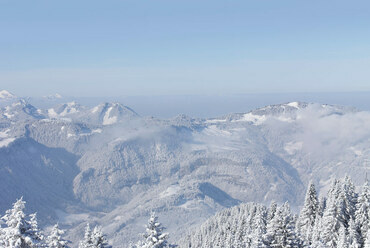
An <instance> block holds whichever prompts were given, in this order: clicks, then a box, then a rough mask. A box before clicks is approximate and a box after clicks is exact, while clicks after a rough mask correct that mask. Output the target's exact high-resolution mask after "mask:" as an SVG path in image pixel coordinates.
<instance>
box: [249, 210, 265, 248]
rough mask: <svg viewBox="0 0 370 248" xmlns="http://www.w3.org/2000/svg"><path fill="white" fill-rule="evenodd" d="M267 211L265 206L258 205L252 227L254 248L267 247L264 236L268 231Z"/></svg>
mask: <svg viewBox="0 0 370 248" xmlns="http://www.w3.org/2000/svg"><path fill="white" fill-rule="evenodd" d="M266 215H267V214H266V212H265V211H264V209H263V208H261V207H258V208H257V211H256V214H255V216H254V221H253V228H252V235H251V237H252V245H251V247H253V248H264V247H266V245H265V243H264V240H263V237H264V235H265V233H266Z"/></svg>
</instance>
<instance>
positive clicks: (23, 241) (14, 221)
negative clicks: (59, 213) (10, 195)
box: [0, 197, 43, 248]
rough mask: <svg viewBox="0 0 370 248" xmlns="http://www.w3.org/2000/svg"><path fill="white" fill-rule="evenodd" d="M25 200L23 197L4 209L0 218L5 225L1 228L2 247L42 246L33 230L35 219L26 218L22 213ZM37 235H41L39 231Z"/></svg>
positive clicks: (25, 247) (31, 247)
mask: <svg viewBox="0 0 370 248" xmlns="http://www.w3.org/2000/svg"><path fill="white" fill-rule="evenodd" d="M25 204H26V202H25V201H23V197H21V198H20V199H19V200H17V201H16V202H15V203H14V204H13V208H12V209H9V210H7V211H6V213H5V215H4V216H3V217H2V219H3V220H4V221H5V223H6V227H5V228H3V229H2V235H1V240H0V245H1V247H2V248H8V247H9V248H39V247H42V246H43V243H42V240H40V239H39V238H38V237H37V235H36V233H35V231H36V230H38V228H37V219H36V218H35V217H36V216H35V215H34V216H33V217H32V216H31V219H32V221H29V220H27V219H26V215H25V213H24V209H25ZM38 235H40V236H41V233H39V234H38Z"/></svg>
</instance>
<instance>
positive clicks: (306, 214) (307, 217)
mask: <svg viewBox="0 0 370 248" xmlns="http://www.w3.org/2000/svg"><path fill="white" fill-rule="evenodd" d="M318 214H319V202H318V200H317V193H316V189H315V185H314V184H313V183H312V182H310V183H309V186H308V189H307V192H306V196H305V201H304V205H303V208H302V210H301V212H300V214H299V217H298V220H297V225H296V226H297V227H296V230H297V234H298V235H299V237H300V238H301V239H302V240H304V241H305V243H307V244H308V245H310V244H311V241H312V231H313V227H314V225H315V218H316V216H317V215H318Z"/></svg>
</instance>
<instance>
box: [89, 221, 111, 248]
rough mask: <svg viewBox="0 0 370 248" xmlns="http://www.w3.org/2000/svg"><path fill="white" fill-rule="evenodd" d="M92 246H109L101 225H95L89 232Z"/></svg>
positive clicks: (102, 247) (108, 247) (100, 247)
mask: <svg viewBox="0 0 370 248" xmlns="http://www.w3.org/2000/svg"><path fill="white" fill-rule="evenodd" d="M91 240H92V246H91V247H93V248H111V247H112V246H110V245H109V244H108V241H107V239H106V237H105V235H104V234H103V232H102V228H101V226H95V227H94V229H93V231H92V234H91Z"/></svg>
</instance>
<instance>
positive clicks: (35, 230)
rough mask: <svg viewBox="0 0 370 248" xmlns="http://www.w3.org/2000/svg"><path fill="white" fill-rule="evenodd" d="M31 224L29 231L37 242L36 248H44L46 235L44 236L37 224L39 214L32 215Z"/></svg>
mask: <svg viewBox="0 0 370 248" xmlns="http://www.w3.org/2000/svg"><path fill="white" fill-rule="evenodd" d="M29 224H30V226H31V228H30V230H29V231H28V233H29V236H30V237H31V238H32V239H33V240H35V247H43V243H44V238H45V237H44V235H43V234H42V232H41V230H40V229H39V226H38V223H37V214H36V213H33V214H30V220H29Z"/></svg>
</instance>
